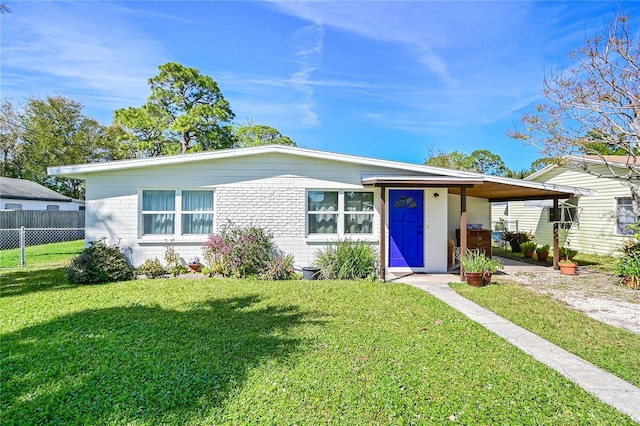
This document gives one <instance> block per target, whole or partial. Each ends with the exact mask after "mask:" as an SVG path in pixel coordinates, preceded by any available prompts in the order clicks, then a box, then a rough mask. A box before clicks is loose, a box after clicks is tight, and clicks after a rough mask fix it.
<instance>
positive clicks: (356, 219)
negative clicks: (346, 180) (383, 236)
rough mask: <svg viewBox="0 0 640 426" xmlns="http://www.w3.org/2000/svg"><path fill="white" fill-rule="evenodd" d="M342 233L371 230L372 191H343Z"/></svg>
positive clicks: (369, 231)
mask: <svg viewBox="0 0 640 426" xmlns="http://www.w3.org/2000/svg"><path fill="white" fill-rule="evenodd" d="M344 209H345V215H344V233H345V234H371V233H372V232H373V192H345V193H344Z"/></svg>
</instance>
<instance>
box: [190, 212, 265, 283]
mask: <svg viewBox="0 0 640 426" xmlns="http://www.w3.org/2000/svg"><path fill="white" fill-rule="evenodd" d="M274 253H275V244H274V242H273V235H271V233H269V232H267V231H265V230H263V229H262V228H259V227H255V226H250V227H246V228H239V227H235V226H234V225H233V223H231V222H228V223H227V224H226V225H224V226H223V227H222V229H221V231H220V233H218V234H212V235H210V236H209V239H208V240H207V241H206V242H205V243H204V248H203V258H204V262H205V264H206V265H207V267H208V268H209V270H210V271H211V272H212V273H216V274H222V275H224V276H234V277H237V278H242V277H246V276H250V275H258V274H260V273H261V272H264V271H265V270H266V269H267V265H268V263H269V261H271V260H272V259H273V257H274Z"/></svg>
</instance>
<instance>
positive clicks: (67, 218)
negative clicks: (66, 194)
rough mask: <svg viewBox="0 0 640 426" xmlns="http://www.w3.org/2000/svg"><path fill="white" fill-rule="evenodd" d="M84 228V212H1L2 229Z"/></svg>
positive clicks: (0, 222)
mask: <svg viewBox="0 0 640 426" xmlns="http://www.w3.org/2000/svg"><path fill="white" fill-rule="evenodd" d="M22 226H24V227H25V228H84V211H83V210H81V211H55V210H12V211H6V212H0V229H16V228H20V227H22Z"/></svg>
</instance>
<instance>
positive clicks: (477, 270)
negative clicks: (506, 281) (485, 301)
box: [458, 249, 504, 287]
mask: <svg viewBox="0 0 640 426" xmlns="http://www.w3.org/2000/svg"><path fill="white" fill-rule="evenodd" d="M458 260H459V261H460V265H462V268H463V269H464V274H465V277H466V279H467V283H468V284H469V285H471V286H474V287H481V286H483V285H487V284H489V283H490V282H491V276H492V275H493V274H495V273H496V272H497V271H498V269H502V268H503V267H504V265H503V264H502V262H501V261H500V260H498V259H489V258H488V257H487V256H486V255H485V254H484V253H481V252H480V251H478V250H469V249H467V252H466V253H465V254H464V255H460V256H458Z"/></svg>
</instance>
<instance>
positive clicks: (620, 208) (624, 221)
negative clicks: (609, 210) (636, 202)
mask: <svg viewBox="0 0 640 426" xmlns="http://www.w3.org/2000/svg"><path fill="white" fill-rule="evenodd" d="M616 204H617V206H616V232H617V233H618V234H620V235H633V230H631V229H628V226H629V225H633V224H635V223H637V222H638V218H637V216H636V215H635V214H633V200H632V199H631V197H622V198H617V199H616Z"/></svg>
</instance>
